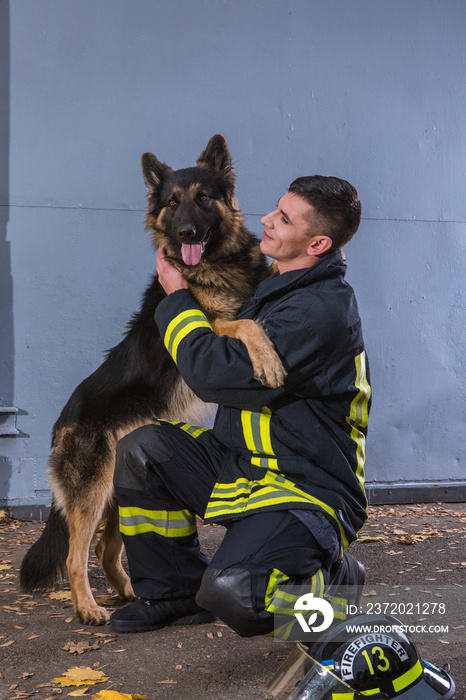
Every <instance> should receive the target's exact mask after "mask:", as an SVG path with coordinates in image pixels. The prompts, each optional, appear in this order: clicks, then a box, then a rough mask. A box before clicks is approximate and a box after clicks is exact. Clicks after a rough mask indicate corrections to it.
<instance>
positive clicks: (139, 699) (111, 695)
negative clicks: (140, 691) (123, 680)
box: [92, 690, 149, 700]
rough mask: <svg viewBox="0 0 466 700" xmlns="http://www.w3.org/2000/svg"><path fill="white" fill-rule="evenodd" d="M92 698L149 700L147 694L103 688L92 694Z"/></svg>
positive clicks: (96, 699)
mask: <svg viewBox="0 0 466 700" xmlns="http://www.w3.org/2000/svg"><path fill="white" fill-rule="evenodd" d="M92 700H149V698H148V696H147V695H137V694H136V695H134V694H133V693H120V692H119V691H118V690H101V691H100V692H98V693H96V694H95V695H93V696H92Z"/></svg>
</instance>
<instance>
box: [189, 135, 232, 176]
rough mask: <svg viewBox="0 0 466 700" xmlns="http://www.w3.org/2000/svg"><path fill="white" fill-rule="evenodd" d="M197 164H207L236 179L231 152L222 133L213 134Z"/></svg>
mask: <svg viewBox="0 0 466 700" xmlns="http://www.w3.org/2000/svg"><path fill="white" fill-rule="evenodd" d="M197 164H198V165H199V166H201V167H202V165H207V166H209V167H210V168H214V169H215V170H219V171H220V172H221V173H222V174H223V175H225V176H226V177H228V178H229V179H231V180H234V175H233V168H232V165H231V157H230V152H229V150H228V146H227V142H226V141H225V139H224V137H223V136H222V135H221V134H215V136H212V138H211V139H210V141H209V143H208V144H207V146H206V149H205V151H202V153H201V155H200V156H199V158H198V161H197Z"/></svg>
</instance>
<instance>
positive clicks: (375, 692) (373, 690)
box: [359, 688, 380, 695]
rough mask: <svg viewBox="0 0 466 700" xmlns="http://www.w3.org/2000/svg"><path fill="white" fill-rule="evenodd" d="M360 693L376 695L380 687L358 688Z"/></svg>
mask: <svg viewBox="0 0 466 700" xmlns="http://www.w3.org/2000/svg"><path fill="white" fill-rule="evenodd" d="M359 692H360V693H361V695H376V694H377V693H380V688H371V689H370V690H360V691H359Z"/></svg>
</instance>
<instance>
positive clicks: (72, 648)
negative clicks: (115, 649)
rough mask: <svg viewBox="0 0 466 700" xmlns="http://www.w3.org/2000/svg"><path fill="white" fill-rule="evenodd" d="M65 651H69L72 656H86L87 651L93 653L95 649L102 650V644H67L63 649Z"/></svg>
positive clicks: (86, 642) (87, 642)
mask: <svg viewBox="0 0 466 700" xmlns="http://www.w3.org/2000/svg"><path fill="white" fill-rule="evenodd" d="M61 648H62V649H63V650H64V651H69V652H70V654H84V653H85V652H86V651H93V650H94V649H100V644H99V643H98V642H95V643H94V644H92V642H89V641H85V642H67V643H66V644H65V646H64V647H61Z"/></svg>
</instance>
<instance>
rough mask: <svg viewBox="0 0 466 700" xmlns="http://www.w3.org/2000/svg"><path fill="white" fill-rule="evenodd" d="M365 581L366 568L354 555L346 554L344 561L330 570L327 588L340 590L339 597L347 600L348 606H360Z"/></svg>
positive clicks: (340, 561) (338, 562)
mask: <svg viewBox="0 0 466 700" xmlns="http://www.w3.org/2000/svg"><path fill="white" fill-rule="evenodd" d="M365 579H366V570H365V569H364V566H363V565H362V564H361V562H360V561H358V560H357V559H356V558H355V557H353V555H352V554H350V553H349V552H345V553H344V554H343V559H340V560H339V561H337V562H335V564H333V565H332V567H331V568H330V582H329V584H328V586H327V587H326V588H327V589H339V591H340V593H339V595H340V596H341V597H342V598H346V601H347V604H348V605H357V606H359V601H360V599H361V594H362V587H363V585H364V581H365Z"/></svg>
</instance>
